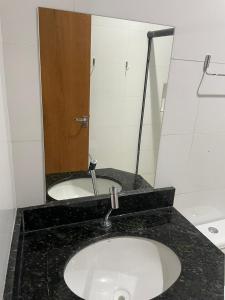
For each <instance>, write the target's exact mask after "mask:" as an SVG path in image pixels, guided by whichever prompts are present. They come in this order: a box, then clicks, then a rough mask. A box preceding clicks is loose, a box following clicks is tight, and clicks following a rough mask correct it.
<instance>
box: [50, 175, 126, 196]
mask: <svg viewBox="0 0 225 300" xmlns="http://www.w3.org/2000/svg"><path fill="white" fill-rule="evenodd" d="M112 186H115V187H117V188H118V189H119V191H121V190H122V186H121V185H120V184H119V183H117V182H116V181H114V180H110V179H105V178H97V189H98V193H99V194H108V193H109V188H111V187H112ZM48 195H49V196H50V197H52V198H53V199H55V200H64V199H74V198H79V197H88V196H93V195H94V192H93V185H92V180H91V178H76V179H71V180H67V181H63V182H61V183H58V184H55V185H54V186H53V187H51V188H50V189H49V190H48Z"/></svg>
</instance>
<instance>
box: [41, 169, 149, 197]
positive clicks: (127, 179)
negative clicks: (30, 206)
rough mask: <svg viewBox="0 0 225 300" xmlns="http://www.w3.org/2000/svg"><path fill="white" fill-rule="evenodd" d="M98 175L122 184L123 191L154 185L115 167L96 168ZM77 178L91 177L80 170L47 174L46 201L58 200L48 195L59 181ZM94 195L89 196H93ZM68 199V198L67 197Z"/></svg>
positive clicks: (142, 188) (143, 188)
mask: <svg viewBox="0 0 225 300" xmlns="http://www.w3.org/2000/svg"><path fill="white" fill-rule="evenodd" d="M96 176H97V177H98V178H105V179H111V180H114V181H116V182H117V183H119V184H120V185H121V186H122V191H123V192H129V191H133V190H142V191H143V190H145V189H146V188H150V189H153V187H152V186H151V185H150V184H149V183H148V182H147V181H146V180H145V179H144V178H143V177H142V176H140V175H136V174H133V173H130V172H125V171H122V170H118V169H114V168H104V169H96ZM77 178H91V176H90V174H89V173H88V172H85V171H78V172H64V173H55V174H48V175H46V190H47V194H46V202H47V203H48V202H51V201H57V200H55V199H53V198H52V197H51V196H49V195H48V190H49V188H51V187H52V186H54V185H55V184H57V183H60V182H63V181H67V180H71V179H77ZM92 197H93V196H91V197H89V198H92ZM65 200H66V199H65Z"/></svg>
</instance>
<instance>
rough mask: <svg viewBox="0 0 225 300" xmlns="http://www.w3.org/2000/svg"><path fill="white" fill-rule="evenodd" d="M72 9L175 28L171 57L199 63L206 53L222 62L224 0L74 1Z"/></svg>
mask: <svg viewBox="0 0 225 300" xmlns="http://www.w3.org/2000/svg"><path fill="white" fill-rule="evenodd" d="M162 7H163V9H162ZM75 9H76V11H81V12H87V13H94V14H97V15H105V16H111V17H118V18H119V17H120V18H127V19H133V20H137V21H144V22H150V23H158V24H163V25H171V26H175V27H176V35H175V44H174V52H173V57H174V58H179V59H192V60H202V59H204V56H205V54H206V53H211V54H212V55H213V59H214V61H216V62H222V61H223V62H224V61H225V56H224V51H225V35H224V26H225V19H224V13H225V3H224V2H223V1H220V0H215V1H210V0H199V1H197V2H196V1H193V0H192V1H188V2H184V1H180V0H172V1H167V2H165V1H164V0H160V1H159V0H144V1H142V2H141V5H140V3H139V2H137V1H136V0H124V1H123V5H121V1H119V0H114V1H111V0H107V1H105V0H95V1H91V0H75ZM215 16H216V17H215Z"/></svg>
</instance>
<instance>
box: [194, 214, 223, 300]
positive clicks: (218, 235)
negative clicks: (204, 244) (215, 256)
mask: <svg viewBox="0 0 225 300" xmlns="http://www.w3.org/2000/svg"><path fill="white" fill-rule="evenodd" d="M197 229H198V230H199V231H200V232H201V233H203V234H204V235H205V236H206V237H207V238H208V239H209V240H210V241H211V242H212V243H213V244H214V245H215V246H217V247H218V248H219V249H220V250H221V251H222V252H223V253H224V254H225V219H223V220H219V221H214V222H211V223H206V224H202V225H198V226H197ZM224 299H225V287H224Z"/></svg>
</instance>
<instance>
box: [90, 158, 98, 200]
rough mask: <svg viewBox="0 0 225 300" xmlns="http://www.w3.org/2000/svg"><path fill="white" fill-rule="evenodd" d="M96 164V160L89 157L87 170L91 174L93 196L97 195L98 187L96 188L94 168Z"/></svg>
mask: <svg viewBox="0 0 225 300" xmlns="http://www.w3.org/2000/svg"><path fill="white" fill-rule="evenodd" d="M96 165H97V160H94V159H91V161H90V164H89V168H88V172H89V174H90V175H91V180H92V185H93V190H94V194H95V196H97V195H98V189H97V179H96V173H95V168H96Z"/></svg>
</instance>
